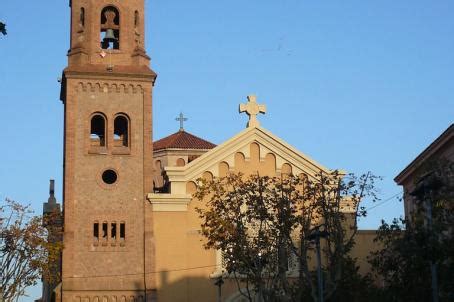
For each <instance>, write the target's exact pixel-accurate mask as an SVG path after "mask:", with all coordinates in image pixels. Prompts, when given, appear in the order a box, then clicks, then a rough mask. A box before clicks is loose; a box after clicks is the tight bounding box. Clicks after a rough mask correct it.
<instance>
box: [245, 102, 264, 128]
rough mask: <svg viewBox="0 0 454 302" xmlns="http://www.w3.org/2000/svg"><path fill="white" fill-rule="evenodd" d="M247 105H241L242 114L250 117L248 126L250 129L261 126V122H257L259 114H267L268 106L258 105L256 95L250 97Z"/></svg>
mask: <svg viewBox="0 0 454 302" xmlns="http://www.w3.org/2000/svg"><path fill="white" fill-rule="evenodd" d="M247 99H248V102H247V104H240V113H242V112H246V114H247V115H249V121H248V123H247V126H248V127H249V128H252V127H258V126H260V123H259V121H258V120H257V114H259V113H263V114H265V113H266V106H265V105H259V104H257V97H256V96H255V95H248V97H247Z"/></svg>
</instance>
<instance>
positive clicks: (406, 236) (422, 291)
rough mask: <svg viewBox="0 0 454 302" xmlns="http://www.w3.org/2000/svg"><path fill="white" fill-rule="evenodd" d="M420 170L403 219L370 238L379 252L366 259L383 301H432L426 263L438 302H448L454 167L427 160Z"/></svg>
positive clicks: (453, 291)
mask: <svg viewBox="0 0 454 302" xmlns="http://www.w3.org/2000/svg"><path fill="white" fill-rule="evenodd" d="M421 171H422V172H421V173H420V176H419V177H416V183H415V187H416V189H415V190H414V191H412V192H406V194H409V195H413V196H414V198H415V202H416V203H417V207H416V208H417V210H416V211H415V212H414V213H413V215H412V217H408V219H403V218H400V219H394V220H393V221H392V222H391V223H389V224H388V223H386V222H384V221H383V222H382V225H381V227H380V228H379V230H378V232H377V237H376V239H375V240H376V241H377V242H379V243H380V244H381V246H382V247H383V248H382V249H381V250H378V251H376V252H374V253H372V255H371V257H370V263H371V265H372V269H373V271H374V272H375V273H376V274H378V275H379V276H381V278H383V280H384V283H385V286H384V289H383V292H384V294H385V295H386V296H387V297H386V299H387V300H388V301H432V294H433V293H432V286H431V282H432V272H431V265H432V264H434V265H435V266H436V267H437V273H436V277H437V278H436V279H438V281H437V285H438V295H439V298H440V301H453V299H454V278H453V277H454V273H453V272H454V260H453V255H454V238H453V234H454V229H453V226H454V211H453V210H454V165H453V163H452V162H450V161H447V160H438V161H435V162H434V161H432V162H430V163H428V164H427V165H426V166H425V167H423V168H421ZM429 206H430V211H428V210H429ZM429 214H431V215H430V217H429ZM429 219H430V220H429ZM430 221H431V222H430Z"/></svg>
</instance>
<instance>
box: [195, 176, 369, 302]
mask: <svg viewBox="0 0 454 302" xmlns="http://www.w3.org/2000/svg"><path fill="white" fill-rule="evenodd" d="M376 179H377V177H375V176H373V175H372V174H371V173H367V174H365V175H362V176H360V177H355V176H354V175H347V176H345V175H342V174H340V173H339V172H338V171H334V172H332V173H330V174H326V173H323V172H320V173H319V174H318V175H316V176H315V177H307V176H303V175H302V176H300V177H298V176H293V175H283V176H282V177H267V176H259V175H251V176H250V177H245V176H244V175H241V174H230V175H228V176H226V177H223V178H217V179H214V180H212V181H206V180H203V179H201V180H200V181H199V185H198V189H197V192H196V194H195V196H196V197H197V198H198V199H199V200H200V201H203V204H202V205H201V206H200V207H198V209H197V210H198V212H199V215H200V218H201V219H202V234H203V236H204V237H205V238H206V243H205V248H207V249H216V250H220V251H222V252H223V255H224V256H223V259H224V267H225V269H226V271H227V273H228V274H229V275H230V276H231V277H232V278H233V279H234V280H235V281H236V283H237V285H238V289H239V290H240V292H241V293H242V294H243V296H244V297H245V298H247V299H249V301H253V296H254V295H256V296H258V297H259V298H260V299H263V300H264V301H302V299H307V298H309V299H310V298H311V297H312V299H313V300H314V301H318V299H319V296H318V289H319V287H318V286H317V278H316V275H317V274H316V270H315V266H316V265H314V261H313V259H314V242H313V241H314V240H313V238H314V230H315V229H318V230H320V228H322V229H323V231H322V232H324V234H329V236H327V237H326V238H325V239H322V251H321V253H322V254H323V260H324V261H323V264H322V271H323V277H324V280H325V281H324V288H325V292H324V295H323V296H324V297H325V298H332V299H333V300H335V297H336V292H340V290H339V286H342V282H341V281H342V280H345V279H346V278H353V277H354V276H352V275H351V274H349V275H348V276H347V275H346V274H344V272H346V271H347V270H346V268H347V267H348V268H349V269H348V272H349V273H352V272H355V273H357V270H356V269H355V265H354V260H353V259H351V258H350V257H349V252H350V250H351V248H352V247H353V245H354V236H355V234H356V230H357V218H358V217H359V216H364V215H365V214H366V213H365V210H364V208H362V207H359V203H360V201H362V200H363V199H364V198H366V197H371V198H372V199H375V198H376V196H375V186H374V182H375V180H376ZM316 227H318V228H316ZM319 234H320V233H319ZM289 263H296V265H295V266H294V267H293V268H292V267H290V268H289ZM290 266H291V265H290ZM347 283H348V282H344V284H343V285H344V286H347ZM305 301H307V300H305Z"/></svg>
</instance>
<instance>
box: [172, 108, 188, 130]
mask: <svg viewBox="0 0 454 302" xmlns="http://www.w3.org/2000/svg"><path fill="white" fill-rule="evenodd" d="M175 120H176V121H179V122H180V131H183V130H184V128H183V123H184V122H186V121H187V120H188V119H187V118H186V117H184V115H183V113H182V112H180V116H178V117H177V118H176V119H175Z"/></svg>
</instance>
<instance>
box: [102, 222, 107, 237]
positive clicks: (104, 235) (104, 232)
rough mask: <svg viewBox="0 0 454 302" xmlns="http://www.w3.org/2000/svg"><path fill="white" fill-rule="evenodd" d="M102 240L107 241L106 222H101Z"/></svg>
mask: <svg viewBox="0 0 454 302" xmlns="http://www.w3.org/2000/svg"><path fill="white" fill-rule="evenodd" d="M102 240H103V241H107V222H103V223H102Z"/></svg>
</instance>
